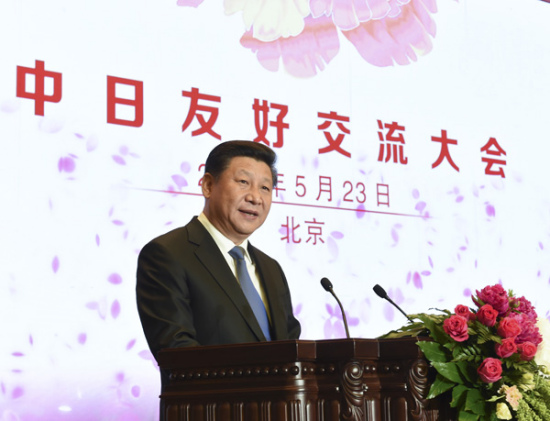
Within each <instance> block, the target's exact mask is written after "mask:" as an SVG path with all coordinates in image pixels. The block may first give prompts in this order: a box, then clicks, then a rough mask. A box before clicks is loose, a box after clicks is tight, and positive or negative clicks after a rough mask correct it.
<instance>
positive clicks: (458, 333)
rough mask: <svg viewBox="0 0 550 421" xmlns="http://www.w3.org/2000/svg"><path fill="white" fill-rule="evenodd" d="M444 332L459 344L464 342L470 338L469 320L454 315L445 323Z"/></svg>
mask: <svg viewBox="0 0 550 421" xmlns="http://www.w3.org/2000/svg"><path fill="white" fill-rule="evenodd" d="M443 330H445V333H447V334H448V335H449V336H450V337H451V338H453V339H454V340H455V341H457V342H464V341H465V340H466V339H468V338H469V335H468V320H467V319H465V318H464V317H462V316H456V315H453V316H451V317H449V318H448V319H445V321H444V322H443Z"/></svg>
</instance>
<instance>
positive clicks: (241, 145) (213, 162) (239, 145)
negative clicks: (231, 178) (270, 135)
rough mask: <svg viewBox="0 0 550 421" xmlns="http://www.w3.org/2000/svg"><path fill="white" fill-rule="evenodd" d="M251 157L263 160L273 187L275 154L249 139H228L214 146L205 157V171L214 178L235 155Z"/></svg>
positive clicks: (275, 179)
mask: <svg viewBox="0 0 550 421" xmlns="http://www.w3.org/2000/svg"><path fill="white" fill-rule="evenodd" d="M240 156H243V157H246V158H253V159H255V160H256V161H261V162H264V163H265V164H266V165H267V166H268V167H269V168H270V170H271V176H272V177H273V187H275V186H276V185H277V168H275V162H276V161H277V155H276V154H275V152H273V150H271V149H270V148H269V147H267V146H265V145H263V144H261V143H257V142H252V141H249V140H230V141H227V142H223V143H220V144H219V145H218V146H216V147H215V148H214V149H212V151H210V154H209V155H208V158H207V159H206V164H205V167H204V172H205V173H210V174H211V175H212V176H213V177H214V178H215V179H216V180H217V179H218V178H219V177H220V175H221V174H222V173H223V172H224V171H225V170H226V169H227V168H228V167H229V163H230V162H231V160H232V159H233V158H236V157H240Z"/></svg>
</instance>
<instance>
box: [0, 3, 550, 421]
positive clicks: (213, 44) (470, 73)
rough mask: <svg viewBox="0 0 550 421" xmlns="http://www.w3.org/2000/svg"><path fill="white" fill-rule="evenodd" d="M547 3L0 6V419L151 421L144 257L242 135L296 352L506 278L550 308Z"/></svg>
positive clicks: (391, 323)
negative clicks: (260, 157)
mask: <svg viewBox="0 0 550 421" xmlns="http://www.w3.org/2000/svg"><path fill="white" fill-rule="evenodd" d="M549 21H550V5H549V4H547V3H545V2H541V1H535V0H524V1H521V2H518V1H512V0H484V1H468V0H459V1H451V0H382V1H375V0H361V1H354V2H352V1H351V0H350V1H349V2H348V1H340V2H336V1H335V2H331V1H319V0H309V1H308V0H296V1H293V2H288V1H282V0H270V1H269V2H250V1H249V2H243V1H238V0H225V1H224V2H220V1H217V2H216V1H204V2H203V1H202V0H177V1H176V0H172V1H168V2H166V1H165V2H150V1H144V0H132V1H130V0H116V1H112V0H96V1H93V2H78V1H68V0H51V1H48V2H44V1H38V0H25V1H21V0H2V2H1V4H0V37H1V40H2V41H1V47H0V48H1V50H0V51H1V56H2V59H1V62H0V139H1V143H0V145H1V154H0V189H1V190H0V193H1V196H0V197H1V201H2V202H1V203H2V206H1V218H0V224H1V233H2V241H1V242H0V248H1V250H0V256H1V264H0V309H1V314H2V317H1V324H2V332H3V337H4V339H3V340H2V341H0V361H1V363H0V420H2V421H8V420H9V421H15V420H42V419H48V420H50V419H52V420H53V419H60V420H61V419H63V420H64V419H67V420H155V419H157V418H158V395H159V390H160V378H159V374H158V368H157V367H156V363H155V361H154V359H153V357H152V355H151V353H150V352H149V350H148V347H147V343H146V341H145V338H144V335H143V332H142V330H141V325H140V322H139V318H138V314H137V309H136V303H135V271H136V261H137V255H138V253H139V250H140V249H141V247H143V245H144V244H146V243H147V242H148V241H149V240H151V239H152V238H154V237H156V236H158V235H160V234H162V233H165V232H167V231H169V230H171V229H174V228H176V227H179V226H182V225H185V224H186V223H187V222H188V221H189V220H190V219H191V218H192V217H193V216H194V215H198V214H199V213H200V211H201V210H202V207H203V198H202V196H201V194H200V186H199V184H200V181H201V177H202V174H203V164H204V160H205V158H206V156H207V154H208V152H209V151H210V150H211V149H212V148H213V147H214V146H216V145H217V144H219V143H220V142H223V141H227V140H232V139H249V140H254V141H256V142H262V143H264V144H266V145H269V146H270V147H272V148H273V149H274V150H275V152H277V154H278V157H279V159H278V171H279V179H280V182H279V185H278V187H277V189H276V190H275V191H274V197H273V200H274V203H273V206H272V209H271V214H270V216H269V218H268V220H267V222H266V223H265V224H264V225H263V226H262V227H261V228H260V229H259V230H258V231H257V232H256V233H254V235H253V236H252V237H251V242H252V243H253V244H254V245H255V246H257V247H258V248H260V249H261V250H263V251H265V252H266V253H268V254H269V255H271V256H272V257H274V258H275V259H277V260H278V261H279V262H280V263H281V265H282V267H283V268H284V270H285V273H286V276H287V278H288V280H289V284H290V287H291V291H292V297H293V305H294V311H295V314H296V317H297V318H298V319H299V320H300V322H301V323H302V327H303V334H302V338H303V339H324V338H340V337H343V336H344V328H343V324H342V316H341V313H340V311H339V309H338V307H337V304H336V302H335V301H334V299H333V297H331V296H330V294H328V293H327V292H326V291H324V290H323V288H322V287H321V285H320V283H319V281H320V279H321V278H323V277H327V278H329V279H330V280H331V281H332V283H333V285H334V289H335V291H336V293H337V294H338V296H339V297H340V299H341V301H342V302H343V304H344V307H345V308H346V313H347V318H348V321H349V324H350V333H351V335H352V336H354V337H362V338H372V337H376V336H378V335H381V334H383V333H385V332H387V331H389V330H391V329H395V328H398V327H400V326H402V325H404V324H405V323H406V319H405V318H404V317H403V316H402V315H401V314H400V313H399V312H397V311H396V310H394V308H393V307H391V306H390V305H389V303H387V302H386V301H384V300H381V299H379V298H378V297H377V296H376V295H375V294H374V293H373V291H372V288H373V286H374V285H376V284H380V285H382V286H383V287H384V288H385V289H386V290H387V291H388V293H389V295H390V297H392V299H393V300H394V301H395V302H396V303H397V304H399V305H400V306H401V307H403V309H404V310H405V311H406V312H407V313H418V312H428V311H431V310H430V309H434V308H440V309H442V308H449V309H453V308H454V307H455V306H456V305H457V304H466V305H472V301H471V298H470V295H471V294H472V293H475V290H476V289H481V288H483V287H484V286H486V285H493V284H496V283H502V285H503V286H504V287H505V288H506V289H513V290H514V292H515V293H516V294H517V295H519V296H522V295H523V296H526V297H527V298H528V299H530V300H531V301H532V302H533V304H534V305H535V306H536V307H537V310H538V313H539V315H541V316H543V317H549V316H550V313H549V311H548V310H549V309H550V307H549V305H548V299H547V298H548V296H549V293H550V285H549V283H550V259H549V254H548V250H550V189H549V188H548V182H549V180H550V171H549V165H548V162H549V154H550V144H549V137H548V127H547V126H548V110H549V109H550V72H548V68H550V47H549V45H550V44H549V43H548V40H549V39H550V26H549V25H548V22H549Z"/></svg>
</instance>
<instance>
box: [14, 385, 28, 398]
mask: <svg viewBox="0 0 550 421" xmlns="http://www.w3.org/2000/svg"><path fill="white" fill-rule="evenodd" d="M24 394H25V391H24V390H23V388H22V387H16V388H15V389H13V391H12V392H11V397H12V399H17V398H20V397H21V396H23V395H24Z"/></svg>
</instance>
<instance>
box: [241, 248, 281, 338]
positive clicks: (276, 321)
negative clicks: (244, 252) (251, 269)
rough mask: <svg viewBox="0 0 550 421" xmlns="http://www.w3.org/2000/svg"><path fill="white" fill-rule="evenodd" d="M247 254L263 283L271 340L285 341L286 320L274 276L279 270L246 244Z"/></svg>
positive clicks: (273, 263)
mask: <svg viewBox="0 0 550 421" xmlns="http://www.w3.org/2000/svg"><path fill="white" fill-rule="evenodd" d="M248 252H249V253H250V255H251V256H252V258H253V259H254V263H255V264H256V267H257V268H258V271H259V272H260V279H261V282H262V283H263V287H264V291H265V295H266V298H267V302H268V304H269V313H270V314H269V315H270V320H271V331H272V335H271V337H272V339H273V340H276V339H286V319H285V314H283V312H282V311H280V309H282V308H284V306H283V303H282V302H281V297H280V285H278V282H277V279H278V278H276V277H275V276H274V275H275V274H280V273H281V269H280V268H279V267H278V265H277V263H275V261H274V260H271V259H267V258H265V257H264V255H263V253H261V252H259V250H258V249H256V248H255V247H254V246H252V245H251V244H250V243H248Z"/></svg>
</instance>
